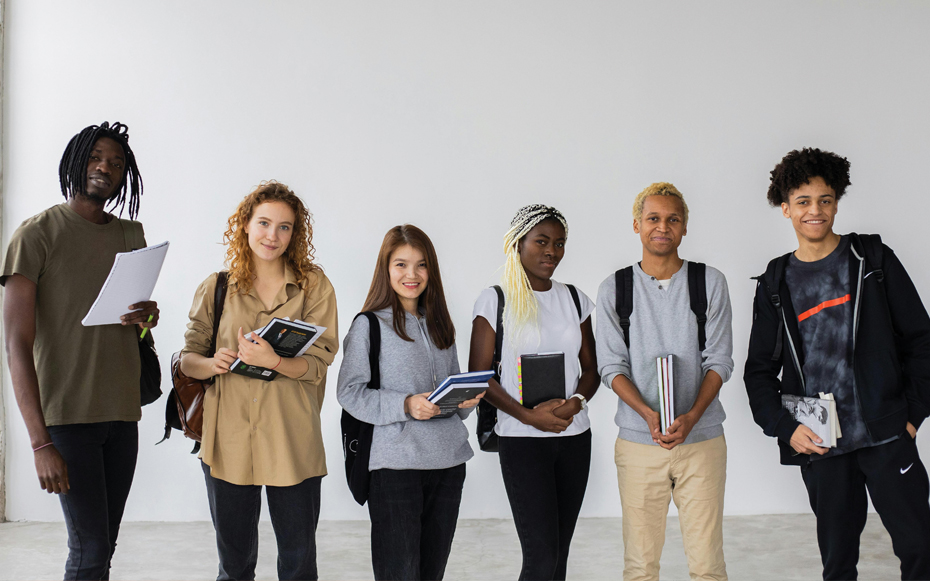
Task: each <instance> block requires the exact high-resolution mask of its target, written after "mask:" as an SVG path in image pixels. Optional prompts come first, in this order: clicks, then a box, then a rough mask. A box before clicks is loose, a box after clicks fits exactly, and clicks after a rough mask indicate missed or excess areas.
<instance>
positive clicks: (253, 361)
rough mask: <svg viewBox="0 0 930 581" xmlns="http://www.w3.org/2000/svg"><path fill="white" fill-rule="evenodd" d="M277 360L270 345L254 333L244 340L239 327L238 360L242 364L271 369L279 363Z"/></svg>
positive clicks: (276, 355)
mask: <svg viewBox="0 0 930 581" xmlns="http://www.w3.org/2000/svg"><path fill="white" fill-rule="evenodd" d="M279 358H280V355H278V354H277V353H275V352H274V348H273V347H272V346H271V343H269V342H268V341H266V340H264V339H263V338H261V337H260V336H258V335H257V334H255V333H252V336H251V337H249V338H248V339H246V338H245V334H244V333H243V332H242V327H239V359H241V360H242V361H243V362H244V363H246V364H248V365H255V366H257V367H264V368H266V369H271V368H272V367H274V366H276V365H277V364H278V363H280V361H279Z"/></svg>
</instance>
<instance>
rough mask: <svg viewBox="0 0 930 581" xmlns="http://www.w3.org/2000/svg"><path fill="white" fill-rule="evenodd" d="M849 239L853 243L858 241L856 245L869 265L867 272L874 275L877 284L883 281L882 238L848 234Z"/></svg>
mask: <svg viewBox="0 0 930 581" xmlns="http://www.w3.org/2000/svg"><path fill="white" fill-rule="evenodd" d="M849 238H850V240H852V241H853V242H857V241H858V243H859V244H858V245H857V246H859V247H860V248H862V251H863V252H865V260H866V262H868V264H869V272H870V273H874V274H875V275H876V276H877V277H878V280H879V282H881V281H882V280H884V279H885V273H884V272H883V271H882V264H883V262H882V260H883V258H884V252H885V250H884V248H885V247H884V245H883V244H882V237H881V236H880V235H878V234H856V233H855V232H850V233H849Z"/></svg>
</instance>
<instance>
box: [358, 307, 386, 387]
mask: <svg viewBox="0 0 930 581" xmlns="http://www.w3.org/2000/svg"><path fill="white" fill-rule="evenodd" d="M362 316H364V317H365V318H366V319H368V344H369V345H368V366H369V367H370V368H371V379H369V380H368V389H381V364H380V360H381V324H380V323H379V322H378V317H377V316H375V314H374V313H373V312H371V311H362V312H361V313H359V314H357V315H355V318H356V319H357V318H359V317H362ZM354 320H355V319H353V321H354Z"/></svg>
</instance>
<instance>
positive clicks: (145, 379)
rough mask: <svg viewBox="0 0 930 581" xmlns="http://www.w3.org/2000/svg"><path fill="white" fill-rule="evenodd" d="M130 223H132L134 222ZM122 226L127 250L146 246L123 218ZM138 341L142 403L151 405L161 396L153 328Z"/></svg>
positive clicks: (159, 371) (159, 366)
mask: <svg viewBox="0 0 930 581" xmlns="http://www.w3.org/2000/svg"><path fill="white" fill-rule="evenodd" d="M129 223H130V224H132V222H129ZM120 228H122V230H123V239H124V240H125V241H126V251H127V252H132V251H133V250H138V249H140V248H143V247H144V244H143V243H142V241H141V240H139V241H138V242H139V245H138V246H137V245H136V244H134V243H133V242H132V240H131V238H130V234H129V230H128V229H126V228H125V227H124V226H123V221H122V220H120ZM132 229H133V230H134V229H135V228H134V227H133V228H132ZM138 343H139V362H140V363H141V365H142V370H141V374H140V377H139V399H140V402H141V403H142V405H149V404H150V403H152V402H154V401H155V400H157V399H158V398H160V397H161V365H160V364H159V363H158V352H157V351H155V339H154V338H153V337H152V331H151V330H149V332H148V333H146V334H145V338H144V339H139V341H138Z"/></svg>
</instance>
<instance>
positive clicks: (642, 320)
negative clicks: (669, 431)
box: [596, 260, 733, 445]
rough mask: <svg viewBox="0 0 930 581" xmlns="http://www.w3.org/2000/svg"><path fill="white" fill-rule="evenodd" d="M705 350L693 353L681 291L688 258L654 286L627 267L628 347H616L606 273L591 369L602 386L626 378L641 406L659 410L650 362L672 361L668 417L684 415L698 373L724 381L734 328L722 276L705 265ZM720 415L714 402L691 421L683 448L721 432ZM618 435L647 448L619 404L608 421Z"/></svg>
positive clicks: (644, 429) (690, 316)
mask: <svg viewBox="0 0 930 581" xmlns="http://www.w3.org/2000/svg"><path fill="white" fill-rule="evenodd" d="M706 281H707V303H708V304H707V323H706V325H705V330H706V333H707V341H706V348H705V349H704V352H703V353H702V352H701V351H700V350H699V349H698V332H697V329H698V326H697V318H696V317H695V315H694V313H693V312H692V311H691V299H690V295H689V293H688V261H687V260H686V261H684V264H683V265H682V267H681V269H679V271H678V272H676V273H675V274H674V275H672V279H671V283H669V284H668V285H661V286H662V287H664V288H659V287H660V283H659V281H658V280H656V279H655V278H653V277H651V276H649V275H648V274H646V273H645V272H643V269H642V268H641V267H640V266H639V264H635V265H633V313H632V315H630V348H629V349H627V346H626V344H625V343H624V342H623V332H622V330H621V329H620V317H619V316H618V315H617V310H616V305H617V301H616V281H615V279H614V275H613V274H611V275H610V276H608V277H607V278H606V279H605V280H604V282H602V283H601V286H600V287H599V288H598V291H597V333H596V335H597V365H598V372H599V373H600V375H601V380H602V381H603V382H604V385H606V386H607V388H608V389H610V384H611V382H612V381H613V379H614V377H616V376H617V375H619V374H623V375H625V376H626V377H627V378H629V380H630V381H631V382H632V383H633V385H635V386H636V387H637V388H638V389H639V393H640V395H641V396H642V398H643V401H644V402H645V403H646V404H647V405H648V406H649V407H651V408H652V409H653V410H657V411H658V409H659V389H658V373H657V371H656V357H665V356H667V355H674V356H675V377H674V380H675V416H676V417H677V416H680V415H681V414H684V413H686V412H688V411H689V410H690V409H691V406H693V405H694V400H695V399H697V394H698V391H699V389H700V387H701V382H702V381H703V379H704V375H705V374H706V373H707V372H708V371H710V370H713V371H715V372H717V374H718V375H720V377H721V378H722V379H723V381H724V382H726V381H727V380H728V379H730V374H731V373H732V372H733V358H732V355H733V329H732V326H731V324H732V314H731V312H730V295H729V292H728V290H727V279H726V277H724V276H723V273H721V272H720V271H719V270H717V269H715V268H711V267H710V266H708V267H707V274H706ZM725 418H726V414H724V412H723V406H722V405H721V404H720V399H719V397H717V398H714V401H713V402H711V404H710V406H708V407H707V410H706V411H705V412H704V415H703V416H701V419H700V420H698V422H697V424H695V426H694V428H693V429H692V430H691V433H690V434H689V435H688V438H687V439H685V441H684V443H685V444H694V443H697V442H703V441H704V440H709V439H711V438H716V437H717V436H720V435H721V434H723V420H724V419H725ZM614 421H615V422H616V423H617V426H619V427H620V434H619V437H620V438H622V439H624V440H628V441H630V442H636V443H639V444H652V445H654V444H655V443H654V442H653V441H652V436H651V435H650V433H649V427H648V426H647V424H646V420H644V419H643V418H642V417H641V416H640V415H639V414H638V413H636V412H635V411H633V408H631V407H630V406H628V405H626V403H624V402H623V400H620V403H619V404H618V406H617V415H616V416H615V418H614Z"/></svg>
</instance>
